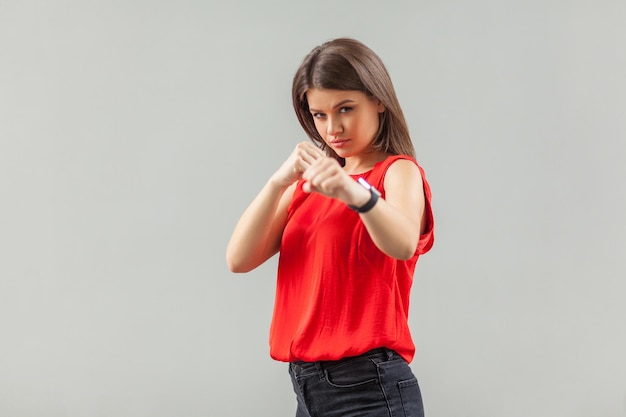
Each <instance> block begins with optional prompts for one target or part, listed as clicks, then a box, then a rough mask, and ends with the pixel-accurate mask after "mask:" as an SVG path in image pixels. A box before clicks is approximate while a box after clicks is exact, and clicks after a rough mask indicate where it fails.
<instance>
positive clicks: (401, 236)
mask: <svg viewBox="0 0 626 417" xmlns="http://www.w3.org/2000/svg"><path fill="white" fill-rule="evenodd" d="M368 198H369V196H368ZM361 201H363V200H361ZM365 201H367V199H366V200H365ZM424 209H425V197H424V188H423V183H422V176H421V174H420V171H419V169H418V168H417V166H415V164H414V163H412V162H411V161H408V160H402V159H401V160H398V161H396V162H394V163H393V164H392V165H391V166H390V167H389V170H388V171H387V174H386V175H385V199H384V200H383V199H380V200H379V201H378V203H377V204H376V205H375V206H374V207H373V208H372V209H371V210H370V211H368V212H367V213H363V214H361V219H362V220H363V223H364V224H365V227H366V228H367V231H368V232H369V234H370V236H371V238H372V240H373V241H374V243H375V244H376V246H377V247H378V248H379V249H380V250H381V251H383V252H385V253H386V254H387V255H389V256H391V257H394V258H397V259H410V258H411V257H412V256H413V255H414V254H415V250H416V248H417V244H418V242H419V238H420V234H421V233H423V231H424V228H425V226H426V216H425V215H424Z"/></svg>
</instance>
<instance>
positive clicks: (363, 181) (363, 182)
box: [358, 177, 372, 190]
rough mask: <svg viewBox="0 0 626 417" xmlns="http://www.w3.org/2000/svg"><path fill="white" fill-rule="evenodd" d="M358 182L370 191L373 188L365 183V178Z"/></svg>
mask: <svg viewBox="0 0 626 417" xmlns="http://www.w3.org/2000/svg"><path fill="white" fill-rule="evenodd" d="M358 181H359V184H361V185H362V186H363V187H365V188H367V189H368V190H369V189H371V188H372V186H371V184H370V183H369V182H367V181H365V179H364V178H363V177H360V178H359V179H358Z"/></svg>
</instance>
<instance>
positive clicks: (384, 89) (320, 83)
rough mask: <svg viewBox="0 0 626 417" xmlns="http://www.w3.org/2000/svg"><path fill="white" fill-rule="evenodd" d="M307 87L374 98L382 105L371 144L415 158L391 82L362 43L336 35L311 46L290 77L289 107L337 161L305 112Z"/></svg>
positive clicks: (314, 140)
mask: <svg viewBox="0 0 626 417" xmlns="http://www.w3.org/2000/svg"><path fill="white" fill-rule="evenodd" d="M310 88H319V89H330V90H356V91H362V92H363V93H365V94H366V95H368V96H371V97H375V98H376V99H378V100H380V101H381V103H383V105H384V106H385V111H384V112H383V113H380V115H379V128H378V133H377V135H376V138H375V139H374V142H373V145H372V146H373V147H374V148H375V149H376V150H379V151H382V152H386V153H389V154H392V155H399V154H403V155H410V156H413V157H415V149H414V148H413V143H412V142H411V137H410V136H409V129H408V127H407V124H406V121H405V120H404V114H403V113H402V108H401V107H400V103H399V101H398V97H397V96H396V92H395V89H394V88H393V83H392V82H391V78H390V77H389V73H388V72H387V69H386V68H385V65H384V64H383V62H382V60H381V59H380V58H379V57H378V55H376V53H374V51H372V50H371V49H370V48H368V47H367V46H365V45H364V44H363V43H361V42H359V41H357V40H355V39H350V38H337V39H333V40H331V41H328V42H326V43H324V44H322V45H320V46H318V47H316V48H314V49H313V50H312V51H311V52H310V53H309V54H308V55H307V56H306V57H305V58H304V60H303V61H302V64H300V67H299V68H298V70H297V71H296V74H295V76H294V78H293V86H292V90H291V92H292V99H293V107H294V109H295V111H296V115H297V116H298V120H299V121H300V124H301V125H302V127H303V128H304V130H305V132H306V133H307V135H308V136H309V138H311V140H312V141H313V142H315V143H317V144H318V145H319V146H320V147H321V148H322V149H324V150H325V151H326V153H327V154H328V155H329V156H333V157H335V158H336V159H338V160H340V161H341V158H339V156H337V154H336V153H335V152H334V151H333V150H332V149H330V148H329V147H328V146H326V144H325V143H324V140H323V139H322V137H321V136H320V134H319V133H318V132H317V129H316V128H315V122H314V120H313V116H312V115H311V113H310V112H309V103H308V101H307V97H306V93H307V91H308V90H309V89H310Z"/></svg>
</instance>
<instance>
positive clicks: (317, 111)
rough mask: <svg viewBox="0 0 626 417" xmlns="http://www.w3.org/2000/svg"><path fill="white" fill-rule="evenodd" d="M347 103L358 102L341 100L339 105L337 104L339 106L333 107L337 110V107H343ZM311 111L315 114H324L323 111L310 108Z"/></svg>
mask: <svg viewBox="0 0 626 417" xmlns="http://www.w3.org/2000/svg"><path fill="white" fill-rule="evenodd" d="M347 103H356V101H354V100H352V99H349V98H348V99H345V100H341V101H340V102H339V103H337V104H335V105H334V106H333V109H336V108H337V107H341V106H343V105H344V104H347ZM309 111H311V112H313V113H322V111H321V110H317V109H312V108H310V107H309Z"/></svg>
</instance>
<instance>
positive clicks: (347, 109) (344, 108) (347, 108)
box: [339, 107, 352, 113]
mask: <svg viewBox="0 0 626 417" xmlns="http://www.w3.org/2000/svg"><path fill="white" fill-rule="evenodd" d="M349 111H352V107H342V108H340V109H339V113H348V112H349Z"/></svg>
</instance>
